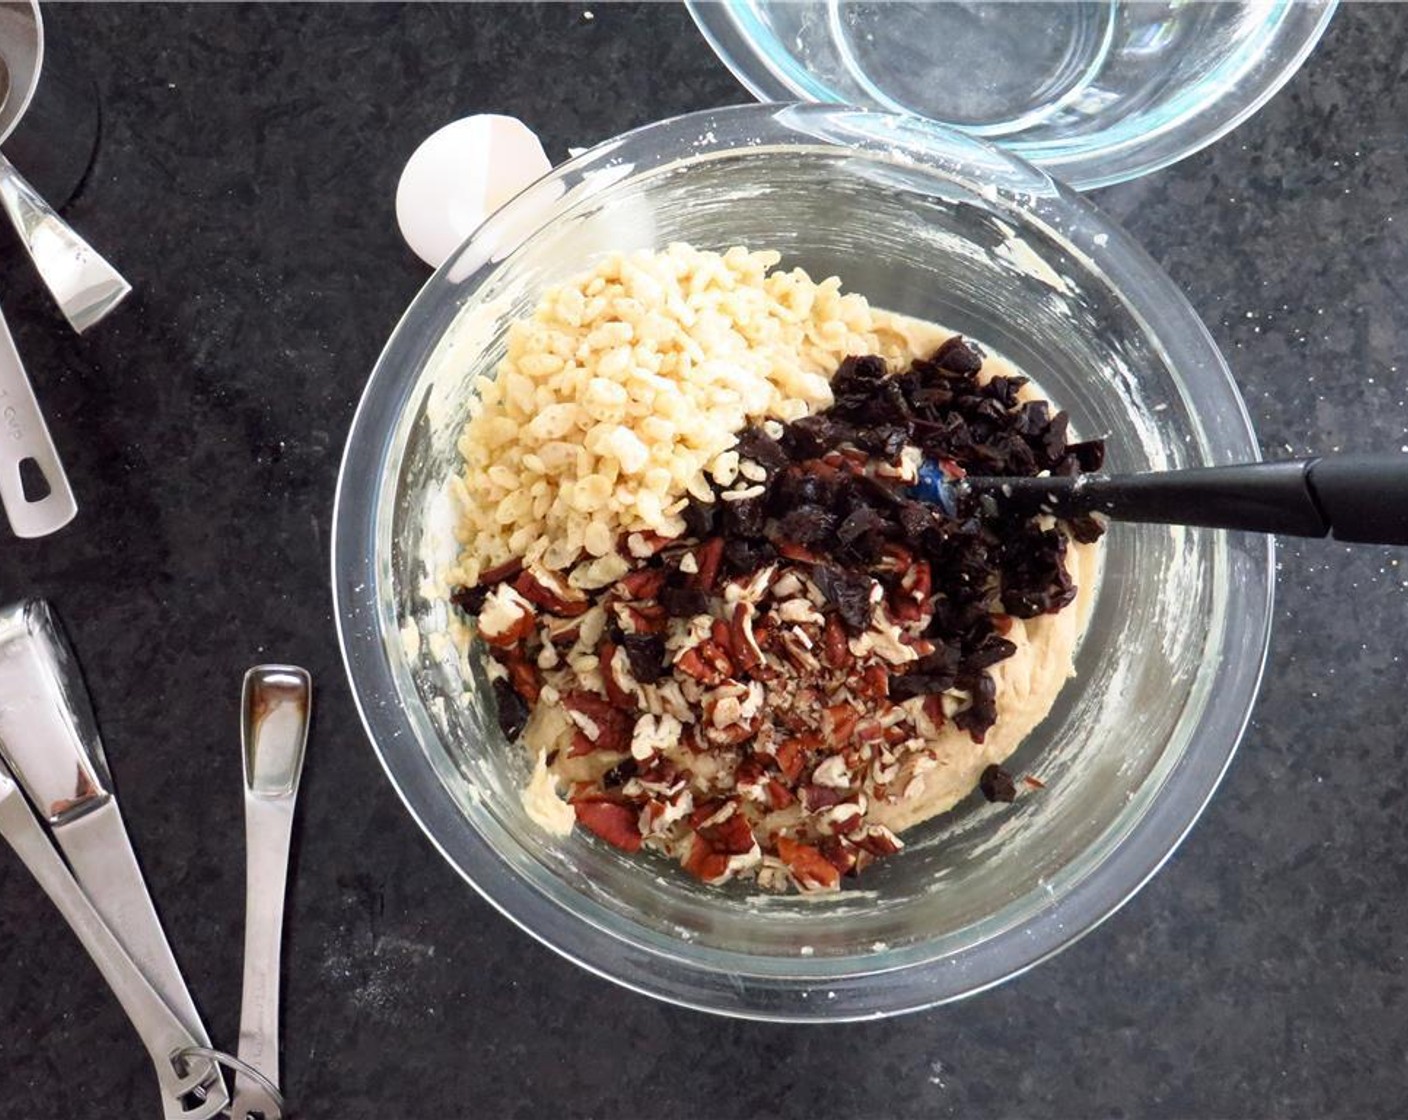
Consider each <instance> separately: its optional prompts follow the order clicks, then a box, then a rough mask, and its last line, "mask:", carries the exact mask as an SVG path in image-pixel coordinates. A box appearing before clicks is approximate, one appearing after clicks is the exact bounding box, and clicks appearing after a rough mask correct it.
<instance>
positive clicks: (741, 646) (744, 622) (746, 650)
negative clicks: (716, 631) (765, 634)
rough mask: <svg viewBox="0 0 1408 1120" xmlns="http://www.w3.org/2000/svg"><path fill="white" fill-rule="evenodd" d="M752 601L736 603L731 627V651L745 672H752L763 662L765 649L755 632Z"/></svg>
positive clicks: (729, 645)
mask: <svg viewBox="0 0 1408 1120" xmlns="http://www.w3.org/2000/svg"><path fill="white" fill-rule="evenodd" d="M753 614H754V608H753V604H752V603H747V602H741V603H735V604H734V607H733V621H732V624H731V625H730V627H729V644H728V648H729V652H730V653H731V654H732V655H733V660H734V663H735V664H736V665H737V666H738V668H739V669H741V670H742V671H743V672H745V673H752V672H754V671H755V670H756V669H758V668H759V667H760V666H761V665H762V664H763V651H762V648H761V647H760V646H759V645H758V639H757V636H756V635H755V634H754V633H753Z"/></svg>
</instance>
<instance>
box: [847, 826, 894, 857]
mask: <svg viewBox="0 0 1408 1120" xmlns="http://www.w3.org/2000/svg"><path fill="white" fill-rule="evenodd" d="M847 839H849V840H850V842H851V843H852V844H854V845H856V847H858V848H863V849H864V850H865V851H867V852H869V853H870V854H871V855H873V856H892V855H894V854H895V853H896V852H898V851H899V850H900V849H901V848H903V847H904V844H903V842H902V841H901V840H900V838H899V837H898V836H896V835H895V834H894V833H893V832H891V831H890V830H889V829H888V828H886V827H885V826H884V825H883V824H868V825H866V826H865V827H864V828H858V829H856V830H855V831H854V832H852V833H851V834H850V835H849V836H848V837H847Z"/></svg>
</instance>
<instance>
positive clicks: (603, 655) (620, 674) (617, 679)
mask: <svg viewBox="0 0 1408 1120" xmlns="http://www.w3.org/2000/svg"><path fill="white" fill-rule="evenodd" d="M616 653H617V648H616V646H614V645H612V643H611V642H609V641H603V642H602V643H601V645H599V646H598V647H597V651H596V656H597V661H598V663H599V664H600V666H601V680H602V684H603V685H605V687H606V698H607V699H608V700H609V701H611V703H612V704H614V705H615V706H616V707H618V708H627V709H629V710H631V711H635V707H636V698H635V694H634V693H633V692H632V690H631V688H632V686H633V685H634V684H635V681H634V680H632V679H631V675H630V672H629V670H628V668H627V666H626V665H623V664H622V662H624V661H626V658H625V657H624V656H622V657H617V656H616Z"/></svg>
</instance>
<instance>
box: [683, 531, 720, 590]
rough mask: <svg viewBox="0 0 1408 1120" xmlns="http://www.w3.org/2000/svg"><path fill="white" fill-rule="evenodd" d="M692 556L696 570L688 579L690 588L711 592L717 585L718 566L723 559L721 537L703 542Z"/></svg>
mask: <svg viewBox="0 0 1408 1120" xmlns="http://www.w3.org/2000/svg"><path fill="white" fill-rule="evenodd" d="M692 555H693V556H694V562H695V564H696V566H697V568H698V570H697V571H696V572H695V573H694V574H693V575H692V576H691V577H690V586H692V587H696V588H698V589H699V590H701V591H713V590H714V589H715V588H716V587H718V585H719V566H720V565H721V564H722V563H723V559H724V539H723V537H713V538H711V539H710V540H707V541H705V542H704V543H702V544H701V545H700V546H699V547H698V548H696V549H695V550H694V552H693V554H692Z"/></svg>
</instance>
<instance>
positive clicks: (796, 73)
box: [689, 0, 1335, 190]
mask: <svg viewBox="0 0 1408 1120" xmlns="http://www.w3.org/2000/svg"><path fill="white" fill-rule="evenodd" d="M689 8H690V11H691V12H692V13H693V15H694V20H695V22H696V23H697V24H698V25H699V28H700V30H702V31H703V32H704V35H705V37H706V38H707V39H708V40H709V43H710V45H711V46H713V48H714V51H715V52H716V53H717V54H718V56H719V57H720V58H721V59H722V60H723V62H724V63H725V65H727V66H728V67H729V69H730V70H732V71H733V72H734V74H735V75H736V76H737V77H738V79H739V80H740V81H741V82H743V84H744V85H745V86H747V87H748V89H749V90H751V91H752V92H753V94H754V95H755V96H757V97H758V98H760V99H761V100H764V101H793V100H797V99H803V100H809V101H821V102H838V103H843V104H849V105H864V106H870V107H874V108H877V109H885V110H889V111H893V112H902V113H913V114H916V115H918V116H921V117H925V118H927V119H929V120H933V121H937V122H939V123H941V124H947V125H951V126H953V127H955V128H961V129H963V130H965V131H967V132H969V133H971V134H972V135H975V136H985V137H987V138H989V139H992V140H994V141H995V142H997V143H999V144H1001V145H1003V146H1004V147H1006V148H1007V149H1009V150H1010V151H1013V152H1016V153H1017V154H1018V155H1020V156H1022V157H1023V158H1024V159H1027V160H1030V161H1031V162H1032V163H1035V164H1037V165H1038V166H1040V167H1043V168H1045V169H1046V170H1048V171H1050V172H1051V173H1052V174H1053V175H1055V176H1056V177H1057V178H1059V179H1062V180H1064V181H1065V182H1067V183H1069V184H1071V185H1072V186H1073V187H1075V188H1076V189H1077V190H1087V189H1090V188H1092V187H1103V186H1108V185H1110V184H1112V183H1119V182H1123V181H1124V180H1126V179H1133V178H1135V177H1136V176H1139V175H1143V174H1146V173H1147V172H1150V171H1154V170H1157V169H1158V168H1160V167H1165V166H1167V165H1168V164H1170V163H1173V162H1174V161H1175V160H1179V159H1182V158H1183V157H1184V156H1186V155H1190V154H1191V153H1193V152H1196V151H1197V150H1198V149H1200V148H1203V147H1205V146H1206V145H1208V144H1211V143H1212V142H1213V141H1215V140H1217V139H1218V138H1219V137H1221V136H1223V135H1225V134H1226V133H1227V132H1229V131H1230V130H1231V129H1233V128H1235V127H1236V126H1237V125H1238V124H1240V123H1241V122H1242V121H1244V120H1246V119H1247V117H1249V116H1251V115H1252V114H1253V113H1254V112H1256V110H1257V109H1259V108H1260V107H1261V106H1262V105H1264V104H1265V103H1266V102H1267V101H1268V100H1269V99H1270V98H1271V97H1272V96H1273V95H1274V94H1275V93H1276V91H1277V90H1279V89H1280V88H1281V87H1282V86H1283V85H1284V84H1285V83H1286V82H1287V81H1289V80H1290V78H1291V75H1293V74H1294V73H1295V72H1296V70H1298V69H1299V68H1300V65H1301V63H1302V62H1304V61H1305V59H1306V56H1307V55H1308V54H1309V53H1310V51H1311V49H1312V48H1313V47H1314V46H1315V44H1316V43H1317V42H1318V41H1319V39H1320V36H1321V35H1322V34H1323V33H1324V30H1325V27H1326V25H1327V24H1328V23H1329V21H1330V17H1331V15H1332V14H1333V13H1334V9H1335V0H1217V2H1210V3H1201V2H1200V3H1191V4H1190V3H1187V2H1185V0H1048V2H1038V3H1026V2H1023V3H1013V2H1011V0H937V2H936V0H919V2H909V3H902V2H901V3H897V2H893V0H882V2H879V3H877V2H874V0H723V2H718V0H690V3H689Z"/></svg>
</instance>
